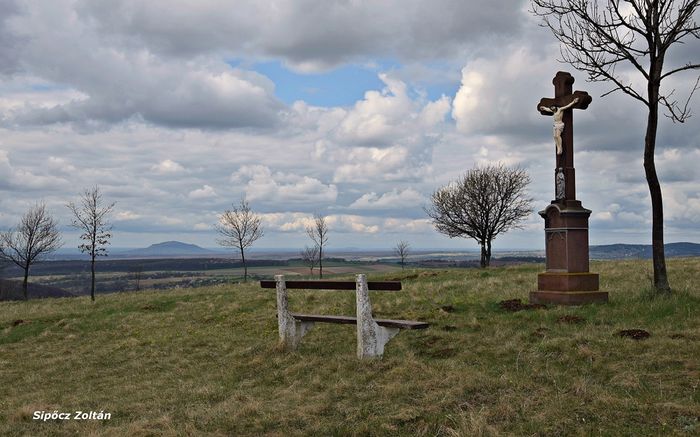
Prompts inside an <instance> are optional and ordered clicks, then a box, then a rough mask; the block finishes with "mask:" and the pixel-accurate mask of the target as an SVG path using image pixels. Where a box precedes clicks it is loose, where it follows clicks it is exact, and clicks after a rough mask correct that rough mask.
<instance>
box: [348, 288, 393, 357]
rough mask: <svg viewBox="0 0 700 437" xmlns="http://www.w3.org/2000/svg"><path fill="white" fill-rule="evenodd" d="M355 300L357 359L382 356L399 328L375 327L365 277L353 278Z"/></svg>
mask: <svg viewBox="0 0 700 437" xmlns="http://www.w3.org/2000/svg"><path fill="white" fill-rule="evenodd" d="M355 282H356V289H355V299H356V302H357V358H360V359H363V358H374V357H381V356H382V355H384V346H385V345H386V344H387V343H388V342H389V340H391V339H392V338H394V336H395V335H396V334H398V333H399V328H385V327H383V326H379V325H377V322H375V321H374V318H373V317H372V305H371V304H370V301H369V292H368V289H367V277H366V276H365V275H357V276H356V278H355Z"/></svg>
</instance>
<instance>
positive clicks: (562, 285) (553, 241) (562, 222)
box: [530, 200, 608, 305]
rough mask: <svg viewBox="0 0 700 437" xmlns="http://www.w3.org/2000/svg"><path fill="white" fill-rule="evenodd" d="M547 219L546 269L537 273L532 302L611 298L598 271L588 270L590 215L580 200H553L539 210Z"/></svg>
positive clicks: (575, 302)
mask: <svg viewBox="0 0 700 437" xmlns="http://www.w3.org/2000/svg"><path fill="white" fill-rule="evenodd" d="M539 214H540V216H542V218H544V222H545V244H546V246H545V247H546V271H545V272H544V273H540V274H539V275H537V291H532V292H531V293H530V302H532V303H541V304H555V305H581V304H586V303H593V302H607V301H608V293H607V292H602V291H599V290H598V287H599V280H598V274H597V273H590V272H589V271H588V268H589V261H588V217H589V216H590V215H591V211H590V210H588V209H586V208H584V207H582V206H581V202H580V201H578V200H561V201H553V202H552V203H551V204H550V205H548V206H547V208H545V209H544V211H540V212H539Z"/></svg>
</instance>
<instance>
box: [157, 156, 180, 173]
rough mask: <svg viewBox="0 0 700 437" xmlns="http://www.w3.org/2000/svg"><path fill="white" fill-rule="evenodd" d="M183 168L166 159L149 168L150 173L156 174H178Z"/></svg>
mask: <svg viewBox="0 0 700 437" xmlns="http://www.w3.org/2000/svg"><path fill="white" fill-rule="evenodd" d="M184 170H185V168H184V167H183V166H182V165H180V164H178V163H177V162H175V161H173V160H171V159H166V160H163V161H161V162H159V163H158V164H154V165H152V166H151V171H152V172H154V173H157V174H168V173H180V172H182V171H184Z"/></svg>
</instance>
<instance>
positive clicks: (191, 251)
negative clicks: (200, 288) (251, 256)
mask: <svg viewBox="0 0 700 437" xmlns="http://www.w3.org/2000/svg"><path fill="white" fill-rule="evenodd" d="M217 253H218V252H216V251H213V250H209V249H204V248H203V247H199V246H197V245H196V244H188V243H182V242H180V241H165V242H163V243H157V244H151V245H150V246H148V247H146V248H143V249H131V250H125V251H124V252H121V253H119V254H115V257H119V258H124V257H128V258H136V257H144V258H153V257H167V258H178V257H198V256H210V255H215V254H217Z"/></svg>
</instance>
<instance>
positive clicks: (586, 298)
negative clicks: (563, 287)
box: [530, 275, 608, 305]
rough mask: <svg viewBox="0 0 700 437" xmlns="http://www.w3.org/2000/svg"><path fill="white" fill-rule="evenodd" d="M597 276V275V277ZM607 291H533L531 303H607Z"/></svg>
mask: <svg viewBox="0 0 700 437" xmlns="http://www.w3.org/2000/svg"><path fill="white" fill-rule="evenodd" d="M596 276H597V275H596ZM607 301H608V292H607V291H531V292H530V303H538V304H552V305H585V304H589V303H606V302H607Z"/></svg>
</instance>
